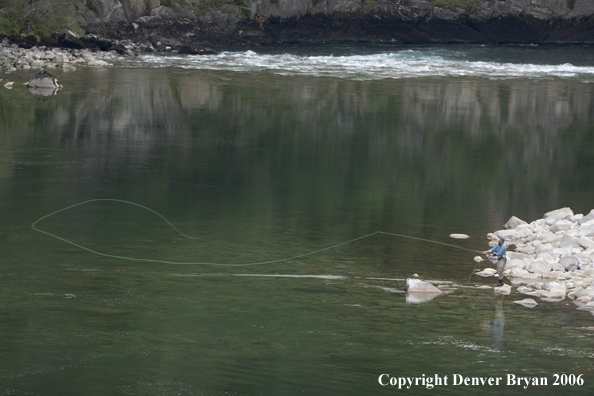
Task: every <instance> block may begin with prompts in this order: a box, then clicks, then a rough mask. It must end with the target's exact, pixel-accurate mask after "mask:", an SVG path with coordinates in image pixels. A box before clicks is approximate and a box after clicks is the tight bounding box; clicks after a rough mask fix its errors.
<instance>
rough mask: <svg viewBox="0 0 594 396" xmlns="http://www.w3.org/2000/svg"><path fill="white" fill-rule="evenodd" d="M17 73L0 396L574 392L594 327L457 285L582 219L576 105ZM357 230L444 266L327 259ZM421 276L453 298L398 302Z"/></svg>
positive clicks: (6, 139) (3, 107) (358, 246)
mask: <svg viewBox="0 0 594 396" xmlns="http://www.w3.org/2000/svg"><path fill="white" fill-rule="evenodd" d="M33 74H34V72H33V71H21V72H19V73H13V74H12V75H5V74H4V75H0V78H4V79H7V78H8V79H10V80H13V81H16V83H15V87H14V88H13V89H12V90H8V89H5V88H3V87H0V251H1V255H0V395H217V396H218V395H297V394H299V395H302V394H307V395H390V394H407V395H421V394H437V395H470V394H472V395H482V394H485V395H490V394H500V393H501V392H505V393H506V394H522V395H525V394H529V395H536V394H538V395H560V394H572V395H573V394H575V395H591V394H592V393H593V392H594V330H593V329H588V327H592V326H594V316H592V315H591V314H590V313H589V312H585V311H577V310H576V309H575V305H574V304H573V303H572V302H571V300H569V299H566V300H564V301H561V302H544V301H540V300H539V301H538V302H539V305H538V306H537V307H535V308H533V309H529V308H525V307H523V306H520V305H517V304H514V303H513V301H516V300H521V299H523V298H525V296H522V295H520V294H519V293H517V292H516V291H515V290H514V291H512V294H511V295H509V296H503V297H501V296H496V295H494V293H493V292H492V291H491V290H478V289H476V288H474V286H475V285H478V284H488V285H491V284H493V283H494V282H495V278H493V279H481V278H478V277H476V276H473V277H471V278H469V276H470V274H471V273H472V271H473V269H474V267H475V262H474V261H473V257H474V256H475V255H476V254H477V253H476V252H473V251H476V250H484V249H487V248H488V245H487V239H486V234H487V233H488V232H492V231H494V230H497V229H501V228H503V224H504V223H505V222H506V221H507V219H508V218H509V217H511V216H512V215H515V216H518V217H520V218H522V219H524V220H527V221H532V220H535V219H538V218H541V217H542V216H543V214H544V213H545V212H547V211H549V210H553V209H557V208H560V207H565V206H569V207H571V208H572V209H573V210H574V212H575V213H584V214H585V213H588V212H589V211H590V210H591V209H592V208H594V199H593V197H594V171H593V170H594V101H593V100H592V98H593V95H594V85H592V84H589V83H586V82H583V81H579V80H576V79H561V78H546V79H528V78H514V79H497V80H492V79H488V78H478V77H419V78H405V79H382V80H375V81H374V80H370V81H357V80H354V79H348V78H347V79H345V78H332V77H318V76H308V75H278V74H275V73H271V72H263V71H259V72H251V73H250V72H235V71H228V70H219V71H216V70H210V71H209V70H191V69H182V68H175V67H166V68H150V67H135V68H122V67H116V68H111V69H101V70H92V69H85V68H79V70H77V71H76V72H72V73H62V72H61V71H59V70H58V71H56V72H54V74H55V75H56V76H57V77H58V79H59V80H60V82H61V83H62V84H63V85H64V89H63V90H62V91H60V92H59V93H58V94H57V95H56V96H54V97H52V98H49V99H46V100H41V99H38V98H36V97H34V96H33V95H31V94H30V93H29V92H28V91H27V90H26V89H25V88H24V87H23V86H22V84H21V83H22V82H25V81H27V80H28V79H29V78H30V77H31V76H32V75H33ZM100 199H112V200H111V201H110V200H100ZM88 200H95V201H90V202H88V203H85V204H82V205H79V206H75V207H72V208H70V209H68V210H65V211H61V212H56V211H59V210H60V209H63V208H66V207H69V206H70V205H75V204H78V203H81V202H85V201H88ZM113 200H121V201H127V202H131V203H134V204H136V205H132V204H130V203H127V202H121V201H113ZM138 205H142V206H143V207H141V206H138ZM145 207H146V208H148V209H150V210H152V211H156V212H157V213H155V212H152V211H150V210H148V209H146V208H145ZM52 213H55V214H53V215H51V216H48V217H46V218H44V219H42V220H41V221H39V222H38V223H37V224H36V227H38V228H39V229H40V230H43V231H45V232H47V233H48V234H51V235H55V236H58V237H60V238H62V240H60V239H57V238H55V237H52V236H51V235H48V234H43V233H40V232H36V231H35V230H33V229H32V228H31V225H32V223H34V222H35V221H37V220H38V219H40V218H42V217H43V216H46V215H49V214H52ZM159 215H161V216H162V217H160V216H159ZM165 219H166V220H167V221H169V222H171V225H173V226H175V227H177V229H179V230H180V231H181V232H182V233H184V234H186V235H187V236H190V237H193V238H197V239H191V238H187V237H184V236H183V235H181V234H179V233H177V232H176V230H175V229H174V228H172V227H171V225H170V224H168V223H167V222H166V221H165ZM376 231H384V232H390V233H396V234H404V235H409V236H413V237H416V238H422V239H427V240H430V241H436V242H442V243H445V244H454V245H456V246H458V247H461V248H463V249H459V248H456V247H454V246H446V245H442V244H436V243H432V242H426V241H422V240H417V239H408V238H404V237H398V236H391V235H385V234H375V235H371V236H369V237H366V238H363V239H359V240H356V241H354V242H351V243H348V244H344V245H340V246H335V245H338V244H341V243H343V242H347V241H351V240H353V239H356V238H359V237H361V236H365V235H368V234H371V233H374V232H376ZM451 233H466V234H468V235H470V238H469V239H467V240H454V239H451V238H449V236H448V235H449V234H451ZM65 240H66V241H70V242H72V243H75V244H76V245H79V246H81V247H84V248H86V249H90V250H92V251H94V252H98V253H101V254H103V255H101V254H96V253H92V252H91V251H89V250H84V249H81V248H80V247H79V246H76V245H73V244H69V243H66V242H65ZM332 246H335V247H333V248H331V249H326V250H322V249H325V248H327V247H332ZM465 249H466V250H465ZM318 250H321V251H319V252H316V253H313V254H309V255H304V254H306V253H310V252H315V251H318ZM301 255H304V256H302V257H296V256H301ZM110 256H121V257H125V258H129V259H118V258H114V257H110ZM132 258H134V259H147V261H142V260H130V259H132ZM283 258H291V259H289V260H284V261H277V262H272V263H267V264H259V265H251V266H234V265H236V264H246V263H260V262H268V261H275V260H279V259H283ZM148 260H157V261H148ZM158 260H162V261H169V262H170V263H161V262H158ZM178 263H216V264H222V265H205V264H178ZM483 265H484V263H483ZM415 273H416V274H418V275H419V277H420V278H421V279H426V280H436V281H441V282H444V283H445V284H446V285H449V286H450V287H449V288H448V289H447V293H446V294H444V295H440V296H438V297H436V298H434V299H433V300H431V301H427V302H423V303H418V304H415V303H411V302H410V301H409V302H407V298H406V294H404V293H403V290H404V286H405V283H406V278H409V277H411V276H412V275H413V274H415ZM381 374H389V375H390V376H391V377H396V378H398V377H422V376H423V375H425V376H426V377H434V376H435V375H436V374H437V375H439V376H440V377H443V376H446V375H447V376H448V378H449V383H448V385H447V386H445V385H443V386H438V387H435V388H433V389H427V387H426V386H421V385H419V386H413V387H412V388H411V389H400V390H399V389H398V387H397V386H396V387H395V386H389V385H388V386H381V385H380V384H379V381H378V378H379V376H380V375H381ZM454 374H459V375H461V376H463V377H487V378H491V377H493V378H495V377H502V378H503V380H502V383H501V384H500V385H499V386H489V385H476V386H472V385H470V386H466V385H454V384H453V380H454ZM508 374H513V375H515V376H526V377H538V378H541V377H544V378H547V379H548V384H547V385H546V386H544V385H541V386H538V387H537V386H532V385H531V386H529V387H528V389H524V388H523V386H512V385H508V384H506V379H507V375H508ZM555 374H557V375H561V374H565V375H574V376H578V375H582V376H581V377H580V378H581V379H582V380H583V384H582V385H581V386H578V385H574V386H569V385H566V386H562V385H558V386H556V385H554V384H553V383H554V380H555ZM385 378H387V377H384V379H385Z"/></svg>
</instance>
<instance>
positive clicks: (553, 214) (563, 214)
mask: <svg viewBox="0 0 594 396" xmlns="http://www.w3.org/2000/svg"><path fill="white" fill-rule="evenodd" d="M571 216H573V210H571V209H570V208H561V209H556V210H551V211H550V212H547V213H545V215H544V218H545V219H549V218H553V219H556V220H561V219H566V218H568V217H571Z"/></svg>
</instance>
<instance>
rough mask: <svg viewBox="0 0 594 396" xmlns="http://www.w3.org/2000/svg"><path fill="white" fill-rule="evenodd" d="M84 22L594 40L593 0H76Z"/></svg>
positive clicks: (225, 30) (180, 29)
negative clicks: (78, 2)
mask: <svg viewBox="0 0 594 396" xmlns="http://www.w3.org/2000/svg"><path fill="white" fill-rule="evenodd" d="M79 8H80V10H81V13H82V16H83V17H84V19H85V20H86V23H87V26H86V29H87V31H88V32H90V33H98V34H101V35H103V36H105V37H111V38H129V39H132V40H136V41H143V40H144V41H151V42H155V41H159V42H163V41H167V40H170V41H171V42H172V43H173V44H177V45H179V44H212V45H225V44H239V45H243V44H277V43H336V42H378V43H381V42H393V43H594V1H591V0H371V1H369V0H210V1H209V0H81V3H80V7H79Z"/></svg>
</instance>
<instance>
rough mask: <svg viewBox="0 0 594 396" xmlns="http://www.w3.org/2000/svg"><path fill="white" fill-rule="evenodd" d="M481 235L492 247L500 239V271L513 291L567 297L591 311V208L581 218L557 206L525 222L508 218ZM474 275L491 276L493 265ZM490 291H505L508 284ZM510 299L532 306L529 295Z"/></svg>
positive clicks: (593, 265) (593, 291) (593, 272)
mask: <svg viewBox="0 0 594 396" xmlns="http://www.w3.org/2000/svg"><path fill="white" fill-rule="evenodd" d="M487 237H488V238H489V239H490V244H491V245H492V246H494V245H495V244H497V240H498V239H499V238H500V237H504V238H505V239H506V244H508V247H509V249H508V253H507V258H508V260H507V264H506V267H505V271H504V275H505V276H506V277H507V278H508V279H509V281H510V282H511V283H512V285H513V286H517V291H518V292H519V293H521V294H525V295H527V296H531V297H538V298H540V299H541V300H545V301H562V300H563V299H565V298H570V299H572V300H573V302H574V303H575V305H576V306H577V309H579V310H585V311H590V312H592V314H593V315H594V209H593V210H592V211H590V213H588V214H587V215H585V216H584V215H582V214H574V213H573V211H572V210H571V209H570V208H562V209H557V210H554V211H551V212H548V213H546V214H545V215H544V217H543V218H542V219H538V220H535V221H533V222H531V223H527V222H525V221H523V220H520V219H518V218H517V217H512V218H510V219H509V221H508V222H507V223H506V224H505V229H502V230H498V231H495V232H493V233H490V234H488V235H487ZM512 250H513V251H512ZM477 275H480V276H485V277H491V276H497V274H496V271H495V269H493V268H485V269H484V270H482V271H480V272H477ZM494 290H495V292H496V293H500V294H509V293H510V292H511V286H509V285H505V286H503V287H496V288H495V289H494ZM516 302H517V303H519V304H522V305H525V306H529V307H530V306H535V305H537V303H536V301H534V300H533V299H531V298H527V299H525V300H522V301H516Z"/></svg>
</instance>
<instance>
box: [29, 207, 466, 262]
mask: <svg viewBox="0 0 594 396" xmlns="http://www.w3.org/2000/svg"><path fill="white" fill-rule="evenodd" d="M93 202H117V203H122V204H126V205H132V206H136V207H138V208H141V209H144V210H147V211H149V212H151V213H153V214H155V215H156V216H158V217H159V218H160V219H162V220H163V221H164V222H165V223H166V224H167V225H168V226H169V227H170V228H171V229H172V230H173V231H175V232H176V233H177V234H179V235H180V236H182V237H184V238H187V239H194V240H198V239H202V238H203V237H193V236H190V235H188V234H186V233H184V232H182V231H180V230H179V229H178V228H177V227H176V226H175V225H174V224H173V223H171V222H170V221H169V220H168V219H167V218H166V217H165V216H163V215H161V214H160V213H159V212H157V211H155V210H153V209H151V208H149V207H146V206H144V205H141V204H138V203H135V202H131V201H126V200H123V199H115V198H96V199H89V200H87V201H83V202H79V203H77V204H74V205H70V206H67V207H65V208H62V209H59V210H56V211H55V212H52V213H49V214H47V215H45V216H42V217H40V218H39V219H37V220H36V221H35V222H33V223H32V224H31V228H32V229H33V230H35V231H37V232H39V233H42V234H45V235H47V236H49V237H52V238H54V239H57V240H59V241H62V242H65V243H67V244H69V245H72V246H74V247H76V248H78V249H81V250H84V251H87V252H89V253H92V254H95V255H98V256H102V257H108V258H113V259H118V260H128V261H144V262H149V263H158V264H172V265H212V266H224V267H247V266H255V265H266V264H274V263H280V262H283V261H290V260H296V259H299V258H303V257H306V256H311V255H314V254H316V253H321V252H324V251H326V250H331V249H335V248H338V247H340V246H344V245H348V244H350V243H353V242H356V241H360V240H362V239H365V238H369V237H371V236H374V235H389V236H395V237H399V238H408V239H413V240H417V241H423V242H430V243H434V244H439V245H443V246H448V247H452V248H456V249H461V250H466V251H469V252H475V251H474V250H471V249H467V248H464V247H461V246H457V245H453V244H450V243H445V242H439V241H434V240H430V239H425V238H418V237H414V236H410V235H404V234H396V233H393V232H385V231H375V232H372V233H370V234H366V235H363V236H360V237H357V238H353V239H350V240H348V241H344V242H340V243H337V244H334V245H331V246H327V247H324V248H321V249H316V250H312V251H309V252H306V253H302V254H298V255H296V256H290V257H285V258H280V259H274V260H266V261H258V262H252V263H238V264H234V263H214V262H207V261H204V262H202V261H197V262H183V261H172V260H161V259H150V258H140V257H129V256H119V255H115V254H109V253H103V252H99V251H97V250H94V249H90V248H88V247H86V246H83V245H81V244H78V243H76V242H74V241H72V240H70V239H67V238H63V237H61V236H59V235H56V234H54V233H52V232H49V231H44V230H42V229H40V228H38V227H37V224H38V223H39V222H40V221H42V220H45V219H48V218H50V217H52V216H55V215H57V214H58V213H62V212H66V211H68V210H71V209H74V208H76V207H79V206H82V205H87V204H90V203H93Z"/></svg>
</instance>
